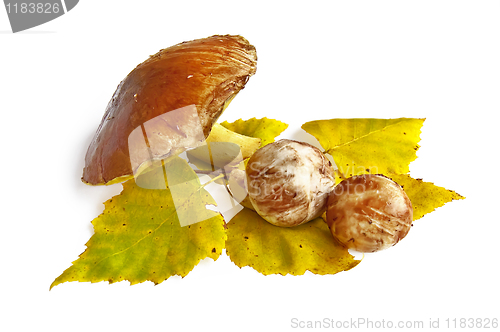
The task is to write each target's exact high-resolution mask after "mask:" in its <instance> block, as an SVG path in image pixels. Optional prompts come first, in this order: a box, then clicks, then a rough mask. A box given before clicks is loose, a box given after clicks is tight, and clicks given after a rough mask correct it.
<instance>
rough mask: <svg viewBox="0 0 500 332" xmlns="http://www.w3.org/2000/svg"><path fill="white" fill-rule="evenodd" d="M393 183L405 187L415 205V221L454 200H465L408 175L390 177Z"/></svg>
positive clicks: (451, 192)
mask: <svg viewBox="0 0 500 332" xmlns="http://www.w3.org/2000/svg"><path fill="white" fill-rule="evenodd" d="M389 177H390V178H392V180H393V181H395V182H397V183H398V184H399V185H400V186H402V187H403V189H404V191H405V192H406V194H407V195H408V198H410V201H411V204H412V205H413V220H417V219H420V218H422V217H423V216H424V215H425V214H427V213H430V212H432V211H434V210H435V209H437V208H438V207H441V206H443V205H444V204H446V203H448V202H451V201H453V200H459V199H465V197H464V196H462V195H460V194H457V193H456V192H454V191H453V190H448V189H445V188H443V187H439V186H436V185H435V184H433V183H432V182H424V181H423V180H422V179H414V178H412V177H411V176H409V175H407V174H391V175H389Z"/></svg>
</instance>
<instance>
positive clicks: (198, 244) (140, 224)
mask: <svg viewBox="0 0 500 332" xmlns="http://www.w3.org/2000/svg"><path fill="white" fill-rule="evenodd" d="M166 166H167V167H168V171H165V169H162V168H159V169H156V170H154V171H149V172H147V173H144V174H145V175H144V176H145V178H141V177H139V178H138V179H137V181H134V179H132V180H129V181H127V182H125V183H123V191H122V192H121V193H120V194H119V195H117V196H115V197H113V198H111V199H110V200H108V201H107V202H105V203H104V205H105V210H104V212H103V213H102V214H101V215H100V216H98V217H97V218H95V219H94V220H93V221H92V224H93V226H94V235H93V236H92V237H91V238H90V240H89V241H88V242H87V244H86V245H87V249H86V250H85V252H84V253H82V254H81V255H80V257H79V258H78V259H77V260H76V261H74V262H73V265H72V266H71V267H69V268H68V269H67V270H65V271H64V272H63V273H62V274H61V275H60V276H59V277H58V278H56V279H55V280H54V282H53V283H52V285H51V288H52V287H54V286H56V285H58V284H61V283H63V282H67V281H90V282H98V281H109V282H110V283H113V282H116V281H121V280H129V281H130V283H131V284H136V283H140V282H143V281H146V280H149V281H152V282H154V283H155V284H158V283H161V282H162V281H164V280H165V279H167V278H169V277H170V276H173V275H179V276H182V277H184V276H186V275H187V274H188V273H189V272H190V271H191V270H192V269H193V268H194V266H196V265H197V264H198V262H199V261H200V260H202V259H204V258H206V257H210V258H212V259H214V260H216V259H217V258H218V257H219V255H220V254H221V252H222V249H223V248H224V243H225V239H226V234H225V230H224V220H223V218H222V216H221V215H220V214H219V213H215V212H214V211H211V210H208V209H206V205H207V204H214V205H215V201H214V200H213V198H212V197H211V196H210V195H209V194H208V192H206V191H205V190H204V189H203V188H202V186H201V185H200V182H199V180H198V177H197V176H196V174H195V173H194V172H193V170H192V169H191V167H189V165H188V164H187V163H186V162H185V161H184V160H182V159H180V158H178V157H176V158H173V159H171V160H170V161H169V163H168V164H167V165H166ZM164 174H170V175H171V176H170V177H169V176H168V175H167V178H168V179H169V180H170V181H168V183H166V182H165V178H164V176H163V175H164ZM147 188H150V189H147ZM151 188H153V189H151ZM161 188H163V189H161ZM183 224H184V227H183V226H182V225H183Z"/></svg>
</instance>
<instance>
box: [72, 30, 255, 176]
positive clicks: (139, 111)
mask: <svg viewBox="0 0 500 332" xmlns="http://www.w3.org/2000/svg"><path fill="white" fill-rule="evenodd" d="M256 61H257V55H256V51H255V47H253V46H252V45H250V44H249V43H248V41H247V40H246V39H245V38H243V37H241V36H229V35H226V36H212V37H209V38H204V39H198V40H193V41H190V42H184V43H180V44H178V45H175V46H172V47H169V48H166V49H163V50H160V51H159V52H158V53H156V54H155V55H153V56H151V57H150V58H149V59H147V60H146V61H144V62H143V63H141V64H140V65H138V66H137V67H136V68H135V69H134V70H132V72H130V73H129V74H128V76H127V77H126V78H125V79H124V80H123V81H122V82H121V83H120V84H119V85H118V88H117V89H116V91H115V93H114V95H113V97H112V99H111V100H110V102H109V103H108V106H107V108H106V113H105V114H104V117H103V119H102V121H101V124H100V125H99V128H98V129H97V132H96V134H95V136H94V138H93V140H92V142H91V144H90V146H89V149H88V151H87V154H86V156H85V167H84V169H83V177H82V181H83V182H85V183H87V184H92V185H98V184H111V183H116V182H121V181H123V180H126V179H128V178H130V177H131V176H132V175H133V174H134V172H135V171H136V170H137V169H138V168H139V167H141V165H143V164H144V163H146V162H148V161H149V160H150V159H155V160H160V159H164V158H166V157H168V156H170V155H173V154H178V153H180V152H183V151H185V150H187V149H188V148H192V147H196V146H199V145H201V144H202V143H203V141H204V139H205V138H206V137H207V136H208V135H209V133H210V130H211V128H212V125H213V124H214V123H215V122H216V121H217V119H218V118H219V116H220V115H221V114H222V112H223V110H224V108H225V106H227V104H228V102H229V101H230V100H231V99H232V98H233V97H234V96H235V95H236V94H237V93H238V92H239V91H240V90H241V89H243V88H244V86H245V84H246V82H247V81H248V79H249V77H250V76H252V75H253V74H255V71H256Z"/></svg>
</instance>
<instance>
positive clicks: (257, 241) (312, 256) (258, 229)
mask: <svg viewBox="0 0 500 332" xmlns="http://www.w3.org/2000/svg"><path fill="white" fill-rule="evenodd" d="M227 227H228V228H227V241H226V253H227V254H228V255H229V257H230V259H231V261H233V262H234V263H235V264H236V265H237V266H239V267H240V268H241V267H244V266H251V267H252V268H254V269H255V270H257V271H258V272H260V273H262V274H264V275H269V274H282V275H286V274H292V275H302V274H304V273H305V272H306V271H311V272H313V273H315V274H335V273H338V272H341V271H347V270H349V269H352V268H353V267H355V266H356V265H358V264H359V262H360V261H359V260H355V259H354V257H353V256H351V255H350V254H349V252H348V251H347V249H345V248H344V247H343V246H341V245H340V244H339V243H337V242H336V241H335V240H334V238H333V236H332V234H331V233H330V230H329V229H328V226H327V225H326V223H325V222H324V221H323V220H322V219H321V218H317V219H315V220H312V221H310V222H308V223H306V224H303V225H300V226H297V227H291V228H284V227H277V226H274V225H271V224H270V223H268V222H267V221H265V220H264V219H262V218H261V217H260V216H259V215H258V214H257V213H256V212H254V211H252V210H250V209H247V208H244V209H243V210H241V211H240V212H239V213H238V214H237V215H236V216H234V217H233V218H232V219H231V221H230V222H229V223H228V225H227Z"/></svg>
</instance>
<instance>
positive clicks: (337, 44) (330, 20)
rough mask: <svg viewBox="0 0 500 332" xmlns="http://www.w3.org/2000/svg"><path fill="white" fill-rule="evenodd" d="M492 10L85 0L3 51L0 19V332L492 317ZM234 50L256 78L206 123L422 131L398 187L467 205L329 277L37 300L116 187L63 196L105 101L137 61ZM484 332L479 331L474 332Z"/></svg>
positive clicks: (496, 53)
mask: <svg viewBox="0 0 500 332" xmlns="http://www.w3.org/2000/svg"><path fill="white" fill-rule="evenodd" d="M499 17H500V2H499V1H342V2H341V1H307V2H300V3H298V2H297V3H294V2H285V1H282V2H274V1H261V2H259V1H252V2H249V1H246V2H237V1H234V0H233V1H224V2H221V1H205V2H193V1H185V2H182V1H135V2H132V1H126V2H125V1H117V0H114V1H110V0H108V1H97V0H86V1H80V3H79V4H78V5H77V6H76V7H75V8H74V9H73V10H72V11H70V12H69V13H68V14H66V15H64V16H62V17H60V18H58V19H56V20H54V21H52V22H49V23H46V24H44V25H41V26H38V27H35V28H33V29H31V30H28V31H25V32H21V33H17V34H12V33H11V32H10V26H9V23H8V19H7V14H6V12H5V10H4V9H3V8H0V111H1V120H2V122H1V124H2V128H1V130H0V135H1V136H0V142H1V154H0V158H1V162H0V165H1V173H2V175H3V178H2V180H1V190H2V199H1V204H2V205H1V208H2V217H1V228H0V234H1V240H0V267H1V268H0V269H1V273H0V303H1V304H2V307H3V309H1V311H0V330H2V331H39V330H47V331H49V330H50V331H148V330H149V331H195V330H199V331H257V330H258V329H260V330H263V331H287V330H301V329H293V328H292V324H291V320H292V318H297V319H298V320H300V321H308V320H313V321H315V320H323V319H325V318H327V319H333V320H350V319H357V318H365V319H371V320H373V321H381V320H382V319H384V320H385V321H389V320H391V321H394V322H397V321H407V320H409V321H415V320H422V321H424V323H425V324H426V325H425V326H426V327H427V326H428V323H429V319H433V320H435V319H438V318H439V319H440V327H441V328H442V329H444V328H445V327H446V322H445V319H447V318H450V319H453V318H458V319H460V318H490V319H491V318H500V311H499V308H500V303H499V296H500V292H499V283H498V280H499V279H500V275H499V272H498V269H497V267H498V265H499V264H498V263H499V257H498V244H497V243H498V236H499V234H500V233H499V231H500V226H499V223H500V217H499V213H498V206H499V203H498V200H499V196H498V189H497V187H498V182H499V181H498V178H497V177H498V165H499V164H498V158H497V155H498V143H499V139H498V132H499V129H498V126H499V120H500V117H499V115H498V112H499V110H500V98H499V91H500V19H499ZM213 34H241V35H242V36H244V37H246V38H247V39H248V40H249V41H250V42H251V43H252V44H253V45H255V46H256V48H257V52H258V57H259V61H258V70H257V74H256V75H255V76H254V77H252V78H251V79H250V81H249V83H248V84H247V87H246V88H245V90H243V91H242V92H241V93H240V94H239V95H238V97H237V98H236V99H235V100H234V101H233V102H232V104H231V106H230V107H229V108H228V109H227V110H226V112H225V113H224V115H223V117H222V118H221V120H229V121H233V120H236V119H239V118H244V119H247V118H250V117H254V116H255V117H257V118H259V117H264V116H267V117H269V118H276V119H279V120H282V121H284V122H287V123H289V124H290V127H289V129H288V130H287V131H286V132H284V133H283V135H282V136H281V137H286V138H295V139H300V140H305V141H308V142H311V143H314V144H316V145H317V143H315V141H314V139H313V138H312V137H311V136H309V135H308V134H305V133H304V132H302V131H301V129H300V125H301V124H302V123H304V122H307V121H311V120H318V119H328V118H338V117H349V118H350V117H377V118H396V117H425V118H427V120H426V121H425V124H424V127H423V132H422V135H421V138H422V140H421V142H420V145H421V149H420V150H419V151H418V159H417V160H416V161H414V162H413V163H412V164H411V167H410V169H411V174H412V176H413V177H416V178H417V177H418V178H423V179H424V180H426V181H432V182H434V183H436V184H437V185H440V186H443V187H445V188H448V189H453V190H455V191H457V192H458V193H460V194H462V195H464V196H466V197H467V199H466V200H463V201H454V202H452V203H449V204H447V205H446V206H444V207H442V208H439V209H438V210H436V211H435V212H433V213H431V214H429V215H427V216H425V217H424V218H423V219H421V220H419V221H417V222H415V226H414V227H413V228H412V230H411V232H410V233H409V235H408V236H407V238H405V239H404V240H403V241H402V242H401V243H399V244H398V245H397V246H396V247H393V248H390V249H388V250H386V251H383V252H379V253H376V254H370V255H365V257H364V260H363V262H361V264H360V265H359V266H357V267H356V268H354V269H353V270H351V271H347V272H342V273H339V274H336V275H330V276H318V275H313V274H311V273H307V274H306V275H304V276H297V277H293V276H285V277H283V276H279V275H272V276H263V275H260V274H259V273H257V272H256V271H254V270H252V269H251V268H243V269H240V268H238V267H236V266H235V265H234V264H232V263H231V262H230V260H229V258H228V257H227V256H225V255H224V254H223V255H222V256H221V257H220V258H219V259H218V260H217V261H216V262H213V261H212V260H205V261H202V262H201V263H200V264H199V265H198V266H196V267H195V269H194V270H193V271H192V272H191V273H190V274H189V275H188V276H187V277H185V278H184V279H181V278H180V277H172V278H170V279H168V280H167V281H165V282H163V283H162V284H160V285H158V286H154V285H153V284H152V283H150V282H145V283H142V284H139V285H135V286H129V284H128V282H121V283H116V284H112V285H108V284H107V282H102V283H97V284H90V283H76V282H74V283H65V284H62V285H59V286H57V287H55V288H54V289H52V291H50V292H49V285H50V284H51V283H52V281H53V280H54V279H55V278H56V277H57V276H59V275H60V274H61V273H62V272H63V270H65V269H66V268H68V267H69V266H70V264H71V262H72V261H74V260H75V259H77V257H78V255H79V254H80V253H82V252H83V251H84V250H85V243H86V242H87V240H88V239H89V238H90V236H91V235H92V226H91V224H90V221H91V220H92V219H93V218H95V217H96V216H98V215H99V214H100V213H101V211H102V209H103V205H102V202H104V201H105V200H107V199H109V198H110V197H111V196H113V195H115V194H117V193H118V192H119V191H120V190H121V185H114V186H110V187H90V186H87V185H84V184H83V183H82V182H81V181H80V177H81V171H82V168H83V160H84V155H85V152H86V149H87V147H88V144H89V143H90V140H91V138H92V136H93V134H94V132H95V130H96V129H97V126H98V125H99V122H100V120H101V118H102V116H103V114H104V109H105V107H106V104H107V102H108V100H109V99H110V97H111V95H112V94H113V92H114V90H115V88H116V86H117V85H118V83H119V82H120V80H122V79H123V78H124V77H125V76H126V75H127V74H128V72H130V71H131V70H132V69H133V68H134V67H135V66H136V65H137V64H139V63H140V62H142V61H143V60H145V59H146V58H147V57H148V56H149V55H150V54H154V53H156V52H157V51H158V50H159V49H161V48H165V47H168V46H170V45H173V44H176V43H178V42H182V41H185V40H191V39H196V38H203V37H207V36H210V35H213ZM490 330H491V329H490Z"/></svg>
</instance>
